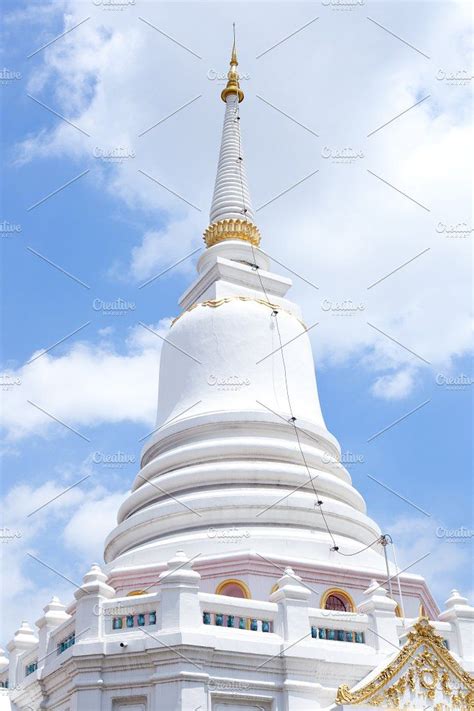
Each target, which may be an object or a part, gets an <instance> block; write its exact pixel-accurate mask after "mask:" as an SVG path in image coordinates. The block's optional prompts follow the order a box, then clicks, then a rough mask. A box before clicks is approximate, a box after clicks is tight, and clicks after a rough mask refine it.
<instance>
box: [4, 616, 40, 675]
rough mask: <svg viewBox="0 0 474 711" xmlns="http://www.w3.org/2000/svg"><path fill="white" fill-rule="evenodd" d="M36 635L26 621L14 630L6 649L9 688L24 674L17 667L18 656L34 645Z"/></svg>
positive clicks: (36, 640) (36, 639) (36, 641)
mask: <svg viewBox="0 0 474 711" xmlns="http://www.w3.org/2000/svg"><path fill="white" fill-rule="evenodd" d="M37 644H38V637H36V635H35V633H34V631H33V630H32V629H31V627H30V625H29V624H28V622H24V621H23V622H22V623H21V625H20V628H19V629H18V630H17V631H16V632H15V634H14V636H13V639H12V640H11V642H9V643H8V651H9V652H10V668H9V675H8V685H9V687H10V689H12V688H13V687H15V686H16V685H17V684H19V683H20V682H21V681H22V679H23V676H24V673H22V671H21V669H20V667H19V658H20V656H21V655H22V654H23V653H24V652H26V651H28V650H30V649H33V648H34V647H36V645H37Z"/></svg>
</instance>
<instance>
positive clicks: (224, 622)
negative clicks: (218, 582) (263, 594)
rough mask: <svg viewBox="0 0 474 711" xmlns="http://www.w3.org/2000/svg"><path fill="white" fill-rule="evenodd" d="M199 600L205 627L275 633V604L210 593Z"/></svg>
mask: <svg viewBox="0 0 474 711" xmlns="http://www.w3.org/2000/svg"><path fill="white" fill-rule="evenodd" d="M199 599H200V603H201V611H202V621H203V623H204V624H205V625H214V626H215V627H226V628H228V629H239V630H248V631H251V632H273V629H274V621H275V618H276V615H277V611H278V606H277V605H276V604H275V603H272V602H265V601H255V600H245V599H241V598H237V597H228V596H226V595H212V594H210V593H201V594H200V595H199Z"/></svg>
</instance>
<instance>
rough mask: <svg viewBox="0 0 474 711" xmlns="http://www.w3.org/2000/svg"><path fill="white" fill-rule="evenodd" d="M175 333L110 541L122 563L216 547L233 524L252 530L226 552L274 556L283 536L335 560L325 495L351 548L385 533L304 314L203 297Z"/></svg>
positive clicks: (335, 527)
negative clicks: (335, 413)
mask: <svg viewBox="0 0 474 711" xmlns="http://www.w3.org/2000/svg"><path fill="white" fill-rule="evenodd" d="M274 310H276V311H278V314H277V315H275V314H274ZM276 319H278V323H277V321H276ZM278 330H279V333H280V335H279V333H278ZM280 337H281V342H282V343H283V344H286V343H288V345H286V346H284V348H283V352H284V363H283V359H282V349H281V348H280ZM168 341H169V343H165V344H164V346H163V349H162V354H161V364H160V387H159V399H158V418H157V428H158V429H157V431H156V432H155V434H154V435H153V436H152V437H151V439H150V441H149V442H148V443H147V445H146V447H145V449H144V452H143V457H142V470H141V471H140V473H139V474H138V476H137V478H136V480H135V483H134V485H133V491H132V493H131V494H130V496H129V497H128V498H127V500H126V501H125V502H124V504H123V505H122V507H121V508H120V511H119V515H118V521H119V525H118V526H117V528H116V529H115V530H114V531H113V532H112V534H111V535H110V536H109V538H108V540H107V543H106V551H105V557H106V561H107V562H109V563H111V568H115V567H120V568H123V567H128V566H132V565H133V566H139V565H147V564H151V563H152V562H153V561H156V560H157V559H161V560H162V559H164V558H166V556H168V555H169V554H170V552H171V551H173V550H175V549H176V547H177V546H178V547H179V548H182V549H184V550H185V551H186V553H187V554H188V555H190V556H192V555H196V554H197V553H199V554H200V555H201V556H216V555H218V554H219V552H220V551H222V548H219V542H218V541H216V538H215V536H213V534H212V531H216V530H218V529H220V528H228V527H230V526H239V527H240V528H241V529H245V531H247V532H248V536H246V538H247V540H244V541H242V540H238V539H237V540H236V541H235V545H234V546H233V547H232V546H226V552H230V551H231V550H242V547H243V546H246V547H247V548H249V549H252V550H256V551H257V552H260V553H261V554H262V555H269V554H271V552H272V550H274V548H275V541H276V540H278V541H279V542H278V549H279V552H283V550H285V549H287V550H288V552H290V550H293V552H294V550H295V545H297V548H298V552H299V553H300V554H301V555H304V556H305V557H307V558H314V559H316V558H317V559H319V560H321V559H322V560H328V559H331V558H333V557H334V556H335V555H337V554H336V553H335V552H331V551H330V548H331V547H332V545H333V544H334V541H332V540H331V538H330V537H329V535H328V533H327V530H326V527H325V523H324V520H323V518H322V515H321V511H320V509H319V508H318V506H317V501H318V499H321V500H322V501H323V502H324V503H323V506H324V513H325V517H326V521H327V523H328V525H329V527H330V529H331V532H332V533H333V535H334V536H335V537H336V539H337V541H336V542H337V545H339V546H340V548H341V549H342V548H344V549H345V550H347V551H348V552H351V551H354V550H357V549H360V548H362V547H364V546H366V545H369V544H370V543H372V542H373V541H374V540H375V539H376V538H377V537H378V536H379V535H380V531H379V529H378V527H377V526H376V524H375V523H374V522H373V521H371V520H370V519H369V518H368V517H367V516H366V515H365V503H364V501H363V499H362V497H361V496H360V494H359V493H358V492H357V491H356V490H355V489H354V488H353V487H352V485H351V479H350V476H349V474H348V472H347V471H346V470H345V469H344V468H343V467H342V466H341V465H340V464H339V463H338V459H339V454H340V450H339V445H338V443H337V441H336V439H335V438H334V437H333V436H332V435H331V434H330V433H329V432H328V431H327V429H326V426H325V423H324V420H323V416H322V413H321V408H320V404H319V398H318V392H317V386H316V377H315V372H314V363H313V357H312V352H311V346H310V342H309V338H308V335H307V333H305V327H304V325H303V324H302V323H301V321H300V320H299V319H298V318H297V317H296V316H295V315H294V314H293V313H291V312H289V311H287V310H286V309H284V308H282V307H280V306H277V308H276V309H274V307H272V306H271V305H270V304H269V303H268V302H265V301H264V299H260V298H251V297H247V296H246V297H235V296H233V297H227V298H223V299H221V300H220V301H213V302H201V303H197V304H195V305H194V306H193V307H192V308H191V309H190V310H188V311H187V312H185V313H184V314H183V315H182V316H181V317H180V318H178V319H177V320H176V321H175V323H174V324H173V326H172V327H171V329H170V333H169V336H168ZM171 343H172V344H173V345H171ZM288 395H289V397H290V403H291V407H290V404H289V401H288ZM292 416H293V417H295V418H296V422H295V423H294V424H293V423H292V422H291V421H290V418H291V417H292ZM295 425H296V428H297V432H296V431H295ZM297 434H298V436H296V435H297ZM298 440H299V441H298ZM309 472H310V473H311V477H312V478H313V479H314V482H313V483H314V486H313V484H312V483H311V480H310V477H309ZM282 539H283V540H284V542H283V541H282ZM373 556H376V557H377V559H380V556H379V555H378V554H376V553H374V552H373V551H369V552H367V554H366V556H365V558H366V562H367V561H372V559H373ZM112 561H113V563H112ZM362 562H363V561H362V560H361V559H360V558H359V560H358V565H359V566H360V564H361V563H362Z"/></svg>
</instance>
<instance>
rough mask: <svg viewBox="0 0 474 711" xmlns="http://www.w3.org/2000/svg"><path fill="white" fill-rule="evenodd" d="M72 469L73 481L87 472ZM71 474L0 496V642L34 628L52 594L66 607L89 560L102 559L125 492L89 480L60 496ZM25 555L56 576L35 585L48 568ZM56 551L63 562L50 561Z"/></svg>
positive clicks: (85, 467) (86, 469)
mask: <svg viewBox="0 0 474 711" xmlns="http://www.w3.org/2000/svg"><path fill="white" fill-rule="evenodd" d="M73 469H74V476H75V480H74V481H78V480H79V479H80V478H82V477H84V476H86V475H87V474H88V473H90V472H91V468H90V465H89V464H88V463H87V462H85V463H83V464H82V465H80V466H78V467H74V468H73ZM70 474H71V472H70V471H69V470H68V468H65V469H64V470H63V471H60V472H57V479H56V480H55V481H51V480H48V481H45V482H44V483H42V484H40V485H39V486H33V485H30V484H19V485H17V486H14V487H12V488H11V489H10V490H9V491H8V493H7V494H6V495H5V496H4V498H3V501H2V511H1V520H2V527H1V529H0V532H1V539H0V555H1V565H2V569H3V570H4V571H8V575H6V574H5V575H4V576H2V586H0V606H1V608H2V631H1V637H2V641H3V642H6V641H7V640H8V639H9V638H10V637H11V636H12V634H13V633H14V632H15V630H16V629H17V628H18V627H19V624H20V621H21V620H23V619H27V620H28V621H29V622H30V624H33V623H34V622H35V621H36V619H38V617H39V616H40V614H41V611H42V608H43V607H44V605H46V604H47V602H48V601H49V600H50V599H51V595H52V594H54V595H57V596H58V597H60V599H61V600H62V602H63V603H64V604H68V603H69V602H70V601H71V600H72V599H73V594H74V583H77V584H78V585H79V584H81V582H82V576H83V575H84V574H85V572H86V571H87V570H88V569H89V567H90V564H91V562H92V561H94V560H95V561H97V562H98V563H99V564H101V563H102V561H103V557H102V556H103V543H104V539H105V536H106V535H107V533H108V532H109V531H110V530H111V529H112V528H113V527H114V525H115V516H116V511H117V509H118V506H119V504H120V503H121V502H122V501H123V499H124V497H125V495H126V492H110V491H108V490H107V489H105V488H104V487H103V486H101V485H95V484H93V483H92V485H91V483H90V482H91V481H93V480H92V479H91V480H90V481H87V480H86V481H85V482H84V483H82V484H80V485H79V486H77V487H74V488H73V489H70V490H69V491H67V492H66V493H64V491H65V490H66V489H67V488H68V487H70V486H71V484H72V483H74V481H71V479H70ZM55 532H56V534H55ZM51 535H53V536H54V535H56V538H55V541H54V550H53V549H52V548H51V540H50V538H48V536H51ZM63 548H64V549H65V552H66V553H67V551H68V550H70V551H71V552H73V553H74V557H73V558H72V559H69V558H68V556H67V555H63V554H62V549H63ZM28 553H30V554H32V555H34V556H35V557H36V558H38V560H39V561H42V562H43V563H44V564H45V565H49V566H51V567H52V568H54V569H56V570H57V573H56V574H55V572H54V571H51V570H50V571H49V572H46V575H47V576H49V575H50V576H51V579H50V580H49V579H48V581H47V583H46V584H44V585H43V584H42V583H41V582H39V581H40V580H41V579H42V577H43V576H44V574H45V571H48V569H47V568H45V567H44V566H43V565H42V564H41V562H38V561H35V560H33V559H32V558H30V557H29V556H28ZM58 553H59V555H60V557H61V559H62V561H63V562H62V564H58V563H56V562H55V561H54V562H53V559H54V558H55V556H56V557H57V556H58ZM71 561H73V562H71ZM56 565H57V566H58V567H56ZM61 575H62V576H64V577H61ZM65 578H69V579H70V580H71V581H73V582H72V583H70V582H68V581H67V580H65ZM25 600H27V601H28V604H27V605H25Z"/></svg>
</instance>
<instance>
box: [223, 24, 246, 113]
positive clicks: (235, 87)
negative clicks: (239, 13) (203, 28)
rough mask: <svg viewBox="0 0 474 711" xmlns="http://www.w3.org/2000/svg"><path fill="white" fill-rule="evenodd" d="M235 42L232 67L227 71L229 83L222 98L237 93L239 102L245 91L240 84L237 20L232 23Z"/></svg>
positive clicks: (231, 58) (225, 98)
mask: <svg viewBox="0 0 474 711" xmlns="http://www.w3.org/2000/svg"><path fill="white" fill-rule="evenodd" d="M232 29H233V35H234V42H233V44H232V54H231V57H230V69H229V71H228V73H227V85H226V87H225V89H223V90H222V93H221V99H222V101H224V102H225V101H226V100H227V97H228V96H229V95H230V94H237V96H238V97H239V103H240V102H241V101H243V100H244V92H243V91H242V89H241V88H240V84H239V78H240V77H239V73H238V71H237V67H238V64H239V62H238V61H237V50H236V47H235V22H234V23H233V24H232Z"/></svg>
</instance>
